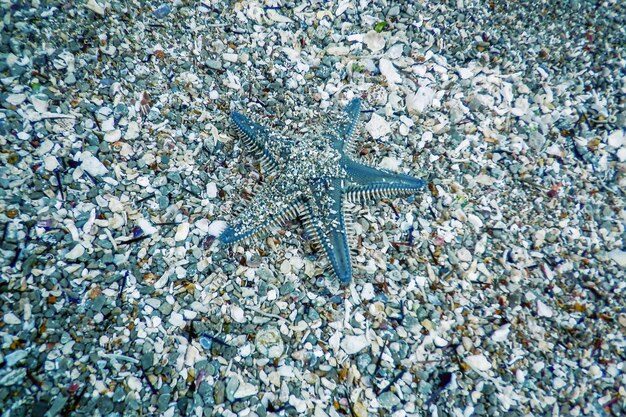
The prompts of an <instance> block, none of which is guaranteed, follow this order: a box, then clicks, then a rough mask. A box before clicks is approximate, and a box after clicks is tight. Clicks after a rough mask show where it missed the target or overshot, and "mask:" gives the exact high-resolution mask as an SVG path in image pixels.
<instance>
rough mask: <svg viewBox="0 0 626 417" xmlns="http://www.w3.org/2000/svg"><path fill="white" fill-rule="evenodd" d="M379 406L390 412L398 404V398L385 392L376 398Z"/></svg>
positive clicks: (391, 393) (389, 392)
mask: <svg viewBox="0 0 626 417" xmlns="http://www.w3.org/2000/svg"><path fill="white" fill-rule="evenodd" d="M378 402H379V404H380V406H381V407H382V408H384V409H386V410H391V409H392V408H393V407H395V406H396V405H398V404H400V398H398V396H397V395H396V394H394V393H393V392H391V391H385V392H383V393H382V394H380V396H379V397H378Z"/></svg>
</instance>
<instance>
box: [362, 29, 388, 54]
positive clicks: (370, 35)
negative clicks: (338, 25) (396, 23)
mask: <svg viewBox="0 0 626 417" xmlns="http://www.w3.org/2000/svg"><path fill="white" fill-rule="evenodd" d="M363 42H365V44H366V45H367V47H368V48H369V49H370V51H372V52H376V51H380V50H381V49H383V48H384V47H385V37H384V36H383V34H382V33H378V32H376V31H375V30H370V31H369V32H367V33H366V34H365V35H364V36H363Z"/></svg>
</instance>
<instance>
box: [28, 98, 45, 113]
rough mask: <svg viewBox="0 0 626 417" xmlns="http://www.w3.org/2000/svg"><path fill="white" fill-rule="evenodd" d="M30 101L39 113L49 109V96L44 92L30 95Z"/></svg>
mask: <svg viewBox="0 0 626 417" xmlns="http://www.w3.org/2000/svg"><path fill="white" fill-rule="evenodd" d="M30 102H31V103H33V107H34V108H35V110H37V112H38V113H46V112H47V111H48V97H47V96H46V95H44V94H33V95H32V96H30Z"/></svg>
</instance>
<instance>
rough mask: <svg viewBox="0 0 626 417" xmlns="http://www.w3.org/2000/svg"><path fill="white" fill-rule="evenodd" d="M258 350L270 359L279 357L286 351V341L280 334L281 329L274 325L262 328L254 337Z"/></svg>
mask: <svg viewBox="0 0 626 417" xmlns="http://www.w3.org/2000/svg"><path fill="white" fill-rule="evenodd" d="M254 344H255V346H256V349H257V351H258V352H259V353H260V354H261V355H263V356H264V357H267V358H269V359H275V358H279V357H281V356H282V355H283V352H284V351H285V343H284V342H283V339H282V337H281V335H280V331H279V330H278V329H277V328H276V327H273V326H267V327H264V328H263V329H261V330H260V331H259V332H258V333H257V334H256V337H255V339H254Z"/></svg>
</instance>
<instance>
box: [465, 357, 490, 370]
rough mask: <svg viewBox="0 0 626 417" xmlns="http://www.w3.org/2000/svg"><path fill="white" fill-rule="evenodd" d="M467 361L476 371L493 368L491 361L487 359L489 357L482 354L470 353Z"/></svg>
mask: <svg viewBox="0 0 626 417" xmlns="http://www.w3.org/2000/svg"><path fill="white" fill-rule="evenodd" d="M465 363H466V364H468V365H469V367H470V368H472V369H473V370H475V371H481V372H484V371H488V370H490V369H491V362H489V361H488V360H487V358H486V357H485V356H484V355H482V354H478V355H470V356H468V357H466V358H465Z"/></svg>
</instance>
